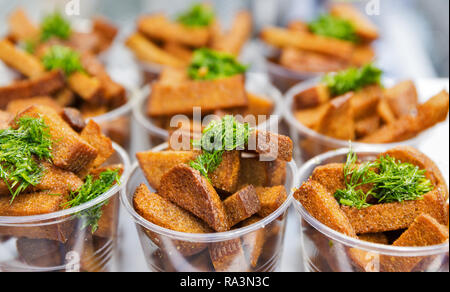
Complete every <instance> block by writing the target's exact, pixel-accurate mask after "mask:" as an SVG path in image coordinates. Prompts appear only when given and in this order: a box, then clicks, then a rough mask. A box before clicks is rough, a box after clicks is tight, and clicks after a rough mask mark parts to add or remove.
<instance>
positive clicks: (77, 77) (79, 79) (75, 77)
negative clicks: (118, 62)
mask: <svg viewBox="0 0 450 292" xmlns="http://www.w3.org/2000/svg"><path fill="white" fill-rule="evenodd" d="M67 84H68V86H69V87H70V89H72V90H73V91H74V92H75V93H77V94H78V95H79V96H80V97H81V98H82V99H84V100H85V101H86V102H88V103H92V104H99V103H101V100H102V97H103V96H104V91H103V88H102V84H101V82H100V80H99V79H98V78H96V77H92V76H89V75H87V74H86V73H82V72H77V73H73V74H72V75H70V76H69V77H68V78H67Z"/></svg>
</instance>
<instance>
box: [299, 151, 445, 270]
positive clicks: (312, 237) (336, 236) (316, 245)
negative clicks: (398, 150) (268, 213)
mask: <svg viewBox="0 0 450 292" xmlns="http://www.w3.org/2000/svg"><path fill="white" fill-rule="evenodd" d="M381 152H382V151H381V150H380V151H379V150H367V151H359V152H357V153H358V157H359V158H360V159H361V160H362V161H369V160H374V159H376V157H377V155H378V154H379V153H381ZM347 153H348V149H339V150H337V151H333V152H330V153H326V154H323V155H321V156H319V157H316V158H314V159H312V160H310V161H309V162H307V163H306V164H305V165H303V167H302V168H301V169H300V171H299V173H298V179H296V183H297V186H300V185H301V184H302V183H303V182H305V181H307V180H308V178H309V177H310V176H311V175H312V172H313V170H314V169H315V168H316V167H317V166H320V165H325V164H328V163H344V162H345V161H346V157H347ZM294 206H295V209H296V211H297V213H298V215H299V218H300V221H301V227H302V237H301V242H300V244H301V246H302V248H303V258H302V259H300V260H301V261H303V262H304V265H305V270H306V271H310V272H380V271H381V272H384V271H391V272H448V271H449V266H448V260H449V245H448V242H447V243H446V244H443V245H438V246H432V247H415V248H407V247H393V246H388V245H380V244H373V243H369V242H365V241H361V240H355V239H352V238H349V237H347V236H344V235H343V234H340V233H338V232H336V231H334V230H332V229H330V228H328V227H326V226H325V225H323V224H322V223H320V222H319V221H317V220H316V219H315V218H313V217H312V216H310V215H309V213H308V212H307V211H306V210H305V209H304V208H303V206H302V205H301V204H300V203H299V202H298V201H296V200H294Z"/></svg>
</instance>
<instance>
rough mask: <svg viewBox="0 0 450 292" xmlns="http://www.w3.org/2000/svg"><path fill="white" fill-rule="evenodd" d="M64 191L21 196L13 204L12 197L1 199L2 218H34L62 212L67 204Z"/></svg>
mask: <svg viewBox="0 0 450 292" xmlns="http://www.w3.org/2000/svg"><path fill="white" fill-rule="evenodd" d="M66 194H67V192H64V191H63V190H57V189H54V190H51V191H45V192H40V193H30V194H20V195H18V196H17V197H16V198H15V199H14V201H13V202H12V204H11V198H10V197H0V214H1V216H32V215H40V214H48V213H52V212H56V211H59V210H62V208H63V207H62V204H63V203H65V202H66Z"/></svg>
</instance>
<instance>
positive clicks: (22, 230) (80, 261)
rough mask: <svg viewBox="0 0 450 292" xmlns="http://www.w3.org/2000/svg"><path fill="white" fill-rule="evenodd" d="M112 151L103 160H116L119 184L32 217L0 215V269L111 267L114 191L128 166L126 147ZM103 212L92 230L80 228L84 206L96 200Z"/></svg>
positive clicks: (92, 206)
mask: <svg viewBox="0 0 450 292" xmlns="http://www.w3.org/2000/svg"><path fill="white" fill-rule="evenodd" d="M114 149H115V151H116V152H115V153H114V155H113V156H112V157H111V158H110V159H109V160H108V161H107V162H106V163H105V165H113V164H118V163H120V164H122V165H123V166H124V172H123V175H122V177H121V182H120V185H115V186H114V187H112V188H111V189H110V190H109V191H108V192H106V193H104V194H103V195H101V196H99V197H98V198H96V199H95V200H92V201H90V202H88V203H85V204H83V205H80V206H78V207H74V208H70V209H66V210H62V211H58V212H54V213H49V214H43V215H35V216H21V217H10V216H0V271H7V272H57V271H58V272H64V271H67V272H78V271H82V272H99V271H110V270H111V269H112V257H113V255H114V249H115V247H116V245H117V228H118V220H119V206H120V202H119V192H121V190H122V187H123V186H124V185H125V183H126V181H127V178H128V173H129V171H130V162H129V158H128V155H127V154H126V152H125V151H124V150H123V149H122V148H121V147H120V146H118V145H117V144H114ZM105 201H108V204H106V205H105V206H103V207H102V210H103V215H102V218H101V219H100V220H99V228H98V229H97V231H96V232H95V233H93V234H92V232H91V229H90V228H83V226H84V224H85V223H86V222H87V218H88V214H89V212H90V211H93V210H95V208H96V207H98V205H99V204H102V203H104V202H105Z"/></svg>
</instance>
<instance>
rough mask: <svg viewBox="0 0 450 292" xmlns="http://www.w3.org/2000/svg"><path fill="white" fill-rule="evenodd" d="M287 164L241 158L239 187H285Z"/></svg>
mask: <svg viewBox="0 0 450 292" xmlns="http://www.w3.org/2000/svg"><path fill="white" fill-rule="evenodd" d="M285 181H286V162H285V161H281V160H275V161H259V159H258V158H241V170H240V172H239V184H238V185H239V187H243V186H246V185H253V186H255V187H273V186H279V185H284V183H285Z"/></svg>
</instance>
